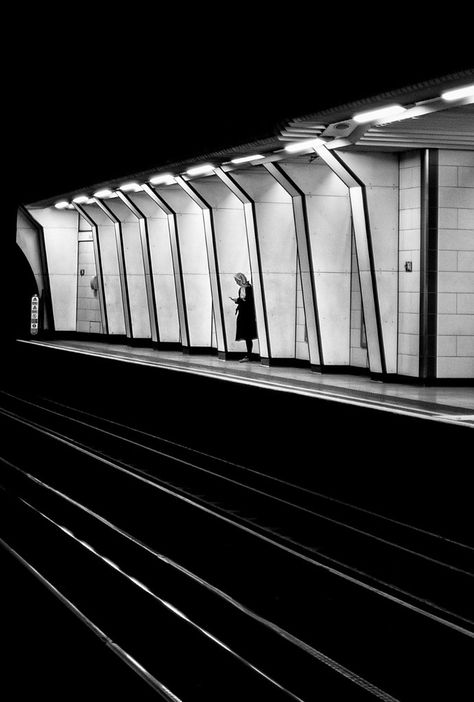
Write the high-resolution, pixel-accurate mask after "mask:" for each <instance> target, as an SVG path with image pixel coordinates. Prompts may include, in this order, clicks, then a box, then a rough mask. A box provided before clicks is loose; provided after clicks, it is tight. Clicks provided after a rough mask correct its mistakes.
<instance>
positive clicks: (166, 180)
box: [150, 173, 174, 185]
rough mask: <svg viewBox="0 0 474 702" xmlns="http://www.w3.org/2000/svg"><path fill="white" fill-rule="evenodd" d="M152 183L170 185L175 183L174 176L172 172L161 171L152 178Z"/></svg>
mask: <svg viewBox="0 0 474 702" xmlns="http://www.w3.org/2000/svg"><path fill="white" fill-rule="evenodd" d="M150 183H151V184H152V185H159V184H160V183H161V184H166V185H169V184H170V183H174V177H173V176H172V175H171V173H160V174H159V175H156V176H153V177H152V178H150Z"/></svg>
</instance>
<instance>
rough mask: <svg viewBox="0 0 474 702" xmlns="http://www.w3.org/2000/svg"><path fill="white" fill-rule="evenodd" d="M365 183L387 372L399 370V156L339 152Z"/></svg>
mask: <svg viewBox="0 0 474 702" xmlns="http://www.w3.org/2000/svg"><path fill="white" fill-rule="evenodd" d="M337 155H338V157H339V158H340V160H341V162H343V163H344V164H345V166H346V168H349V169H350V170H351V171H352V173H354V174H355V175H356V177H357V178H358V179H359V180H360V181H361V182H362V183H363V184H364V193H365V202H366V212H367V215H366V216H367V218H368V223H369V228H368V231H369V235H370V242H371V250H372V257H373V268H374V277H375V282H376V291H377V296H378V307H379V314H380V329H381V338H382V344H383V358H384V361H385V370H384V372H385V373H386V374H389V375H391V374H396V373H397V372H398V269H399V255H398V248H399V246H398V238H399V157H398V154H397V153H390V152H387V153H383V152H382V153H371V152H364V153H362V152H361V153H358V152H347V153H343V154H337Z"/></svg>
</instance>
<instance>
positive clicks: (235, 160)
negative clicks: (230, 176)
mask: <svg viewBox="0 0 474 702" xmlns="http://www.w3.org/2000/svg"><path fill="white" fill-rule="evenodd" d="M259 158H263V156H262V154H254V155H253V156H241V157H240V158H233V159H232V161H231V163H247V161H256V160H257V159H259Z"/></svg>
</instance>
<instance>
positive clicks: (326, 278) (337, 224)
mask: <svg viewBox="0 0 474 702" xmlns="http://www.w3.org/2000/svg"><path fill="white" fill-rule="evenodd" d="M282 169H283V170H284V171H285V173H287V174H288V175H289V176H290V177H291V178H292V180H293V181H294V182H295V183H296V185H297V186H298V187H299V188H300V190H302V191H303V192H304V193H305V197H306V211H307V217H308V227H309V239H310V247H311V251H310V254H311V260H310V262H309V264H310V268H311V271H312V274H313V277H314V278H313V279H314V285H315V290H316V300H317V309H318V315H319V329H320V335H321V347H322V352H323V359H322V360H323V362H324V365H325V366H331V365H348V364H349V362H350V302H351V231H352V230H351V225H352V217H351V208H350V201H349V190H348V188H347V186H346V185H345V184H344V183H343V182H342V181H341V180H340V178H338V177H337V176H336V175H335V174H334V173H333V172H332V171H331V169H330V168H329V166H327V165H326V164H325V163H323V162H322V161H315V162H312V163H300V164H296V163H289V164H286V163H285V164H283V165H282ZM322 273H326V274H327V275H321V274H322Z"/></svg>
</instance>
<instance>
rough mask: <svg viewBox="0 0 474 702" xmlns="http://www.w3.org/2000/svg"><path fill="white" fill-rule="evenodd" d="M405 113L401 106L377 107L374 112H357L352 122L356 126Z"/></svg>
mask: <svg viewBox="0 0 474 702" xmlns="http://www.w3.org/2000/svg"><path fill="white" fill-rule="evenodd" d="M405 111H406V107H402V106H401V105H388V106H387V107H379V108H377V109H376V110H368V111H367V112H358V113H357V114H356V115H354V121H355V122H357V123H358V124H365V123H366V122H379V121H380V120H383V119H385V118H387V119H389V118H390V117H398V116H399V115H401V114H402V113H403V112H405Z"/></svg>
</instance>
